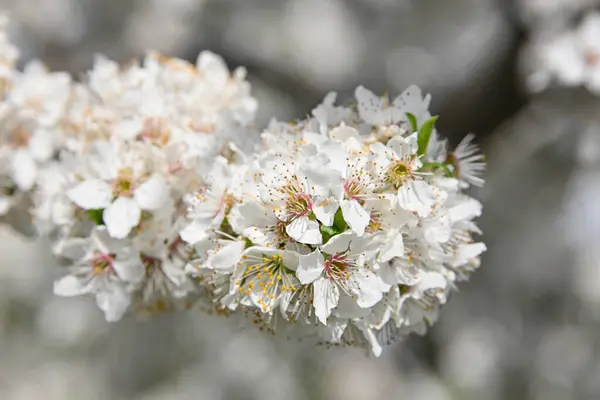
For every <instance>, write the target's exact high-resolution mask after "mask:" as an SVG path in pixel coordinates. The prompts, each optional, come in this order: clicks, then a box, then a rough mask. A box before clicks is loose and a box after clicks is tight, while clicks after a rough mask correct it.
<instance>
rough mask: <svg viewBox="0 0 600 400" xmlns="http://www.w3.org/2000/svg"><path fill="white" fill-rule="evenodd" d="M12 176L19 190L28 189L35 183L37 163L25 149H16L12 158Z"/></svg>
mask: <svg viewBox="0 0 600 400" xmlns="http://www.w3.org/2000/svg"><path fill="white" fill-rule="evenodd" d="M11 167H12V178H13V179H14V181H15V183H16V184H17V186H18V187H19V189H21V190H24V191H26V190H29V189H31V188H32V187H33V184H34V183H35V178H36V176H37V165H36V163H35V160H34V159H33V157H32V156H31V153H29V152H28V151H26V150H18V151H16V152H15V154H14V155H13V159H12V165H11Z"/></svg>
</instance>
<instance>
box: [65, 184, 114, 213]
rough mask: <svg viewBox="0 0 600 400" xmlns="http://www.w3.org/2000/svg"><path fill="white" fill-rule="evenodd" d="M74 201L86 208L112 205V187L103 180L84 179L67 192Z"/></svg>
mask: <svg viewBox="0 0 600 400" xmlns="http://www.w3.org/2000/svg"><path fill="white" fill-rule="evenodd" d="M67 196H69V199H71V201H72V202H73V203H75V204H76V205H77V206H78V207H81V208H83V209H84V210H97V209H101V208H106V207H108V206H109V205H110V200H111V197H112V188H111V187H110V185H109V184H108V183H106V182H104V181H102V180H99V179H93V180H89V181H84V182H81V183H80V184H78V185H77V186H75V187H74V188H73V189H71V190H69V191H68V192H67Z"/></svg>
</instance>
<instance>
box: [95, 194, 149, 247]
mask: <svg viewBox="0 0 600 400" xmlns="http://www.w3.org/2000/svg"><path fill="white" fill-rule="evenodd" d="M140 216H141V210H140V207H139V206H138V205H137V203H136V202H135V200H133V199H132V198H129V197H118V198H117V199H116V200H115V201H114V202H113V203H112V204H111V205H110V206H108V207H107V208H106V209H105V210H104V214H103V219H104V223H105V224H106V229H107V230H108V234H109V235H110V236H111V237H113V238H115V239H124V238H126V237H127V235H129V232H131V229H133V227H135V226H136V225H137V224H138V223H139V222H140Z"/></svg>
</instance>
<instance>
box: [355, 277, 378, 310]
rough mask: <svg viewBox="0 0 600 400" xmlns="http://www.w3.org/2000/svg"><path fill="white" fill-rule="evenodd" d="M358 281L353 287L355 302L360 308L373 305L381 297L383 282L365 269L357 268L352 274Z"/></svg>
mask: <svg viewBox="0 0 600 400" xmlns="http://www.w3.org/2000/svg"><path fill="white" fill-rule="evenodd" d="M353 277H354V278H355V280H356V282H357V283H358V285H357V287H356V288H355V292H356V295H357V299H356V304H358V306H359V307H362V308H369V307H373V306H374V305H375V304H377V303H378V302H379V301H380V300H381V299H382V297H383V284H382V282H381V281H380V280H379V277H378V276H377V275H375V274H374V273H372V272H371V271H368V270H366V269H362V268H361V269H359V270H358V271H357V272H355V273H354V274H353Z"/></svg>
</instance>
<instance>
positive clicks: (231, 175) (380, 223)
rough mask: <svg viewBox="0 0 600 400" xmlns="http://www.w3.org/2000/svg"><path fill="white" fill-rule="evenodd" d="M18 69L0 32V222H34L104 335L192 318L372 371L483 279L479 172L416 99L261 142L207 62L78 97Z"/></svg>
mask: <svg viewBox="0 0 600 400" xmlns="http://www.w3.org/2000/svg"><path fill="white" fill-rule="evenodd" d="M17 56H18V52H17V51H16V49H15V48H14V47H13V46H12V45H10V43H9V41H8V40H6V37H5V35H4V34H0V63H1V65H2V68H1V69H0V83H1V86H0V89H1V103H0V189H1V192H0V216H1V215H7V214H9V213H10V212H11V210H13V209H14V208H15V207H18V206H23V205H24V204H25V206H26V207H30V214H29V215H30V216H31V220H30V222H31V224H32V226H34V227H35V228H36V230H37V232H38V233H39V234H43V235H45V236H47V237H49V238H51V240H52V242H53V251H54V252H55V254H56V256H57V257H58V258H59V259H60V260H61V261H62V262H63V263H64V264H65V268H66V271H67V272H66V273H65V274H63V276H62V277H61V278H59V279H58V280H57V281H56V282H55V285H54V291H55V293H56V294H57V295H60V296H79V295H92V296H94V297H95V299H96V301H97V304H98V307H99V308H100V309H101V310H102V311H103V312H104V314H105V317H106V319H107V320H109V321H115V320H119V319H121V318H122V317H123V316H124V315H126V314H147V313H157V312H163V311H170V310H177V309H183V308H190V307H192V306H195V305H197V306H198V307H199V308H202V309H205V310H206V309H209V310H210V311H216V312H218V313H220V314H225V315H231V314H236V315H240V316H241V318H242V319H244V320H245V319H247V318H249V320H250V321H252V322H254V323H256V324H258V325H260V328H261V329H263V330H267V331H269V332H273V333H275V332H278V333H279V332H281V334H284V335H287V336H290V337H297V338H303V339H309V338H310V339H314V340H315V341H317V342H322V343H325V344H331V345H335V344H349V345H354V346H359V347H365V348H367V349H371V351H372V352H373V353H374V354H375V355H379V354H380V353H381V351H382V348H381V345H382V344H383V343H385V342H388V341H390V340H392V339H393V338H395V337H398V336H401V335H404V334H406V333H409V332H413V331H416V332H423V330H424V329H425V328H426V327H427V325H428V324H430V323H432V322H433V321H434V320H435V318H436V315H437V312H438V310H439V308H440V306H441V305H443V304H444V303H445V301H446V297H447V295H448V292H449V290H450V289H451V288H452V287H453V286H454V283H455V282H456V281H457V280H460V279H464V278H467V277H468V276H469V275H470V273H471V272H472V271H473V270H475V269H476V268H477V267H478V266H479V256H480V254H481V253H482V252H483V251H484V250H485V245H484V244H483V243H480V242H476V241H475V240H474V239H473V235H476V234H478V233H479V230H478V228H477V226H476V225H475V224H474V223H473V219H474V218H476V217H477V216H479V215H480V213H481V204H480V203H479V202H478V201H477V200H475V199H473V198H471V197H469V196H467V195H466V194H464V190H465V189H467V188H468V187H469V186H471V185H476V186H481V185H482V184H483V180H482V178H481V174H482V173H483V169H484V162H483V158H482V156H481V155H480V154H479V151H478V148H477V147H476V146H475V145H474V144H473V143H472V136H468V137H466V138H465V139H464V140H463V141H462V142H461V143H460V144H459V145H458V147H457V148H456V149H454V151H449V150H448V146H447V143H446V142H445V141H444V140H442V139H440V137H439V136H438V133H437V131H436V129H435V122H436V117H432V116H431V114H430V113H429V111H428V108H429V101H430V98H429V96H425V97H423V96H422V93H421V91H420V90H419V89H418V88H416V87H410V88H409V89H407V90H406V91H405V92H404V93H402V94H401V95H400V96H399V97H398V98H396V99H395V100H393V101H391V102H390V100H389V99H388V98H387V97H378V96H375V95H374V94H373V93H371V92H370V91H369V90H367V89H365V88H364V87H359V88H358V89H357V90H356V105H354V106H349V107H344V106H337V105H335V104H334V103H335V100H336V95H335V93H330V94H329V95H327V97H326V98H325V100H324V101H323V102H322V103H321V104H320V105H319V106H318V107H316V108H315V109H314V110H313V111H312V116H311V117H310V118H307V119H306V120H303V121H298V122H295V123H281V122H277V121H272V122H271V123H270V124H269V126H268V128H267V129H266V130H265V131H264V132H263V133H262V135H259V134H258V132H257V131H256V130H255V128H254V127H253V120H254V115H255V112H256V109H257V102H256V100H255V99H254V98H253V97H252V96H251V94H250V86H249V84H248V83H247V82H246V81H245V71H244V70H243V69H240V68H239V69H237V70H235V71H233V72H230V71H229V69H228V68H227V66H226V65H225V63H224V62H223V60H222V59H221V58H220V57H219V56H217V55H215V54H213V53H210V52H203V53H201V54H200V55H199V57H198V60H197V63H196V64H195V65H193V64H190V63H188V62H186V61H184V60H180V59H171V58H165V57H163V56H161V55H158V54H155V53H149V54H148V55H147V56H146V57H145V58H144V60H143V62H141V63H139V62H132V63H130V64H128V65H119V64H117V63H115V62H113V61H110V60H108V59H106V58H104V57H98V58H97V59H96V61H95V64H94V66H93V68H92V70H91V71H89V72H88V73H87V74H86V75H85V77H84V79H83V80H81V81H80V82H76V81H75V80H73V79H72V78H71V77H70V75H69V74H67V73H53V72H49V71H48V70H47V69H46V68H45V67H44V66H43V65H42V64H41V63H39V62H32V63H30V64H28V65H26V66H25V68H24V70H23V71H19V70H17V69H16V68H15V66H14V65H15V61H16V60H17ZM23 199H26V200H27V201H25V202H24V201H23Z"/></svg>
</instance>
